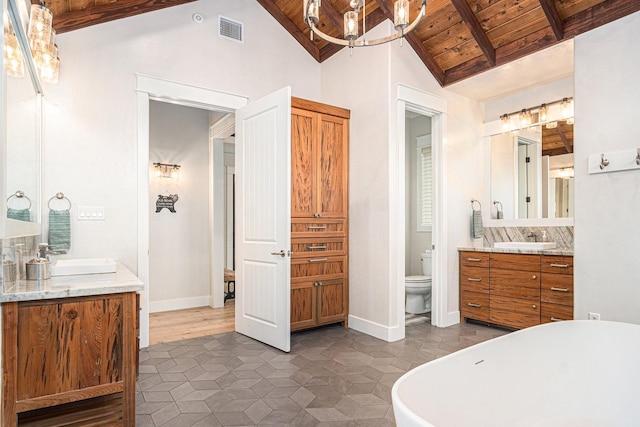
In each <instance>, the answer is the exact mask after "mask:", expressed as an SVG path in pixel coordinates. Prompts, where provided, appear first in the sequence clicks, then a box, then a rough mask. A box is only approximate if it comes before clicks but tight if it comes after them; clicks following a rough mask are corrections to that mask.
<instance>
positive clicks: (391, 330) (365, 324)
mask: <svg viewBox="0 0 640 427" xmlns="http://www.w3.org/2000/svg"><path fill="white" fill-rule="evenodd" d="M349 327H350V328H351V329H355V330H356V331H359V332H362V333H363V334H367V335H371V336H372V337H375V338H378V339H381V340H383V341H387V342H394V341H399V340H401V339H403V338H404V329H403V328H400V327H398V326H394V327H389V326H384V325H381V324H379V323H376V322H372V321H370V320H366V319H362V318H360V317H356V316H353V315H349Z"/></svg>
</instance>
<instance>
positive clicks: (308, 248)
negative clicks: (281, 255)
mask: <svg viewBox="0 0 640 427" xmlns="http://www.w3.org/2000/svg"><path fill="white" fill-rule="evenodd" d="M291 250H292V251H293V255H292V258H304V257H316V256H337V255H346V254H347V239H346V238H345V237H324V238H317V239H291Z"/></svg>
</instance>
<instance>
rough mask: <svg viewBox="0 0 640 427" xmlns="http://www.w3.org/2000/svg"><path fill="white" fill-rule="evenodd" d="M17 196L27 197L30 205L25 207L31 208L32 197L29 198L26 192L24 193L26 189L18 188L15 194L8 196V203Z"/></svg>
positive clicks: (18, 197)
mask: <svg viewBox="0 0 640 427" xmlns="http://www.w3.org/2000/svg"><path fill="white" fill-rule="evenodd" d="M14 197H15V198H16V199H27V201H28V202H29V207H27V208H25V209H31V199H30V198H28V197H27V196H26V194H24V191H22V190H18V191H16V192H15V193H14V194H12V195H10V196H9V197H7V205H8V204H9V200H11V199H12V198H14Z"/></svg>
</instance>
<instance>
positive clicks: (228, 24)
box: [218, 15, 244, 43]
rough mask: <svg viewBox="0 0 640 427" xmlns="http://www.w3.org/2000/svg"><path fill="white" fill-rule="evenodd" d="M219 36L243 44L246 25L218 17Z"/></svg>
mask: <svg viewBox="0 0 640 427" xmlns="http://www.w3.org/2000/svg"><path fill="white" fill-rule="evenodd" d="M218 36H220V37H222V38H225V39H229V40H233V41H236V42H240V43H243V42H244V24H243V23H242V22H239V21H234V20H233V19H231V18H227V17H225V16H220V15H218Z"/></svg>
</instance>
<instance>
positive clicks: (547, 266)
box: [541, 255, 573, 274]
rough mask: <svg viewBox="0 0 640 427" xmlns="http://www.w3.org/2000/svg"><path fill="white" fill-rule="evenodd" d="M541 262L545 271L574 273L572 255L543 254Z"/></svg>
mask: <svg viewBox="0 0 640 427" xmlns="http://www.w3.org/2000/svg"><path fill="white" fill-rule="evenodd" d="M541 262H542V264H541V270H542V272H543V273H556V274H573V257H572V256H559V255H542V261H541Z"/></svg>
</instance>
